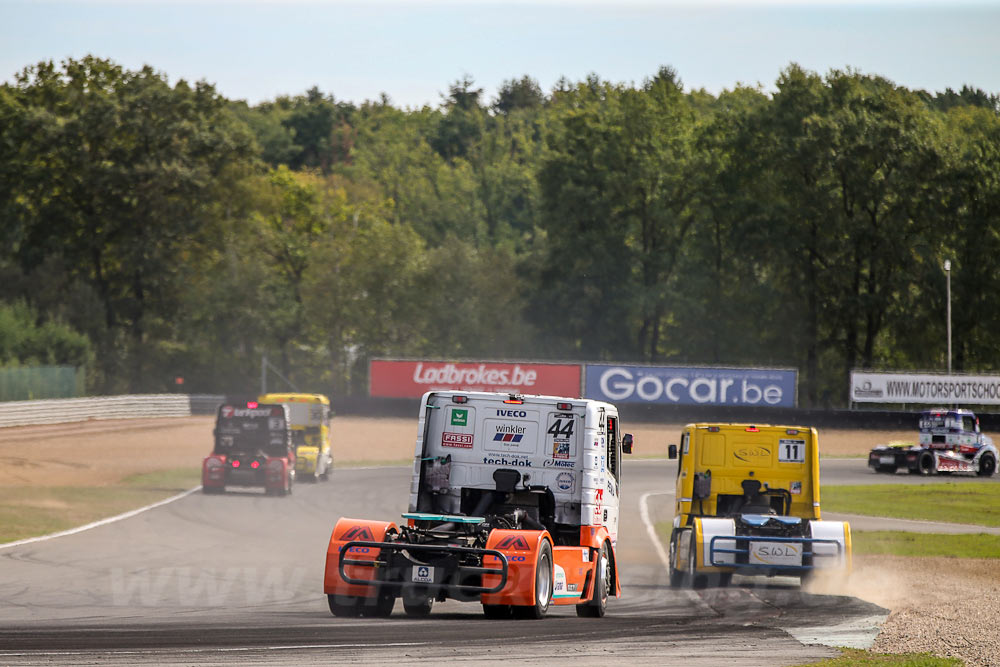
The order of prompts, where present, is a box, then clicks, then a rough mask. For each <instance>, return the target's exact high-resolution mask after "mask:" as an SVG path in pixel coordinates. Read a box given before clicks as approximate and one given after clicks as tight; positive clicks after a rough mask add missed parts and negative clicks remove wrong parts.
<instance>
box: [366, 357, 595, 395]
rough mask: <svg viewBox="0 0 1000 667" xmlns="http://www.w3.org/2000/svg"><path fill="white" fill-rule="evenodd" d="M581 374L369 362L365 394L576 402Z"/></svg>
mask: <svg viewBox="0 0 1000 667" xmlns="http://www.w3.org/2000/svg"><path fill="white" fill-rule="evenodd" d="M581 372H582V369H581V367H580V366H579V365H577V364H537V363H520V362H514V363H500V362H492V361H490V362H482V363H480V362H457V361H390V360H387V359H373V360H372V361H371V366H370V369H369V380H370V382H369V394H370V395H371V396H378V397H383V398H420V397H421V396H423V394H424V393H425V392H428V391H431V390H434V389H458V390H460V391H509V392H516V393H519V394H546V395H549V396H566V397H568V398H579V397H580V377H581Z"/></svg>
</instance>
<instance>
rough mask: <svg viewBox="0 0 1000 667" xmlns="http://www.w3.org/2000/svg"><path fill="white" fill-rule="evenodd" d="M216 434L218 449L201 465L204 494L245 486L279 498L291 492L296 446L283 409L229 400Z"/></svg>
mask: <svg viewBox="0 0 1000 667" xmlns="http://www.w3.org/2000/svg"><path fill="white" fill-rule="evenodd" d="M213 433H214V435H215V447H214V448H213V449H212V453H211V454H210V455H209V456H207V457H206V458H205V460H204V461H203V462H202V468H201V486H202V491H204V492H205V493H222V492H224V491H225V490H226V487H227V486H243V487H263V488H264V490H265V492H266V493H267V494H268V495H276V496H283V495H285V494H287V493H291V492H292V484H293V483H294V481H295V447H294V446H293V445H292V431H291V428H290V426H289V424H288V408H287V407H286V406H285V405H284V404H280V403H258V402H257V401H254V400H247V401H227V402H226V403H223V404H222V405H220V406H219V412H218V416H217V418H216V422H215V430H214V431H213Z"/></svg>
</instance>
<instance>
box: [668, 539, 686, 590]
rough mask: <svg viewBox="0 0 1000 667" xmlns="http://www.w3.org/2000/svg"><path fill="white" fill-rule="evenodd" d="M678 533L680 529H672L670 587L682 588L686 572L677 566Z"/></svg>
mask: <svg viewBox="0 0 1000 667" xmlns="http://www.w3.org/2000/svg"><path fill="white" fill-rule="evenodd" d="M677 533H678V531H671V533H670V557H669V559H668V560H669V561H670V587H671V588H680V587H681V585H682V584H683V583H684V572H682V571H681V570H679V569H678V568H677Z"/></svg>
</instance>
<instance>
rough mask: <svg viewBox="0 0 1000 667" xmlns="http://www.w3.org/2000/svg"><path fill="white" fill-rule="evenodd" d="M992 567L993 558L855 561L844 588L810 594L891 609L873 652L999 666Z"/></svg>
mask: <svg viewBox="0 0 1000 667" xmlns="http://www.w3.org/2000/svg"><path fill="white" fill-rule="evenodd" d="M996 568H997V561H996V560H992V559H973V558H915V557H903V556H855V558H854V569H853V571H852V573H851V576H850V578H849V579H848V581H847V583H846V585H843V586H831V585H830V584H829V583H823V582H817V583H816V584H812V585H811V586H810V587H809V588H808V591H809V592H813V593H830V594H836V595H850V596H853V597H857V598H861V599H862V600H867V601H869V602H874V603H875V604H878V605H881V606H883V607H885V608H887V609H890V610H891V613H890V614H889V618H888V619H887V620H886V622H885V623H884V624H883V626H882V631H881V632H880V633H879V635H878V637H877V638H876V640H875V644H874V645H873V646H872V650H873V651H875V652H878V653H921V652H928V653H933V654H934V655H938V656H942V657H953V658H960V659H961V660H963V661H964V662H965V664H967V665H975V666H983V667H984V666H986V665H1000V636H998V635H997V632H996V618H997V616H998V614H1000V582H998V580H997V577H996Z"/></svg>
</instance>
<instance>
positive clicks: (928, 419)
mask: <svg viewBox="0 0 1000 667" xmlns="http://www.w3.org/2000/svg"><path fill="white" fill-rule="evenodd" d="M950 421H951V420H950V419H948V418H947V417H946V416H945V415H923V416H922V417H920V428H922V429H931V428H946V427H947V426H949V425H950V424H949V422H950Z"/></svg>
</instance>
